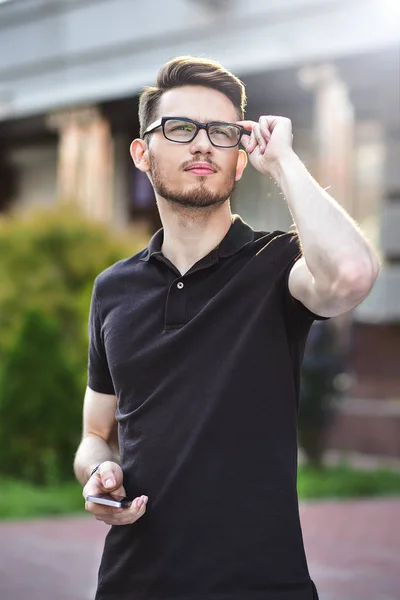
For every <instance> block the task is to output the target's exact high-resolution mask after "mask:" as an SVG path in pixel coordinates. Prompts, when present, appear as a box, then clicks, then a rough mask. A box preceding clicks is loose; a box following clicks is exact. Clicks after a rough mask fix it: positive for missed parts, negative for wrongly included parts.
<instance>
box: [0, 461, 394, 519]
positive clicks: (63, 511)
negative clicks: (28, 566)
mask: <svg viewBox="0 0 400 600" xmlns="http://www.w3.org/2000/svg"><path fill="white" fill-rule="evenodd" d="M0 489H1V492H0V519H25V518H33V517H43V516H50V515H68V514H84V502H83V498H82V490H81V487H80V485H79V484H78V483H75V482H71V483H63V484H61V485H58V486H48V487H37V486H33V485H31V484H29V483H24V482H21V481H13V480H10V479H1V480H0ZM298 492H299V498H300V500H305V499H324V498H326V499H328V498H330V499H332V498H333V499H335V498H340V499H344V498H370V497H374V496H375V497H376V496H396V495H397V496H400V473H396V472H395V471H392V470H389V469H374V470H372V471H365V470H356V469H353V468H351V467H348V466H346V465H345V464H343V465H339V466H334V467H324V468H323V469H320V470H318V469H315V468H311V467H307V466H303V465H302V466H300V467H299V476H298Z"/></svg>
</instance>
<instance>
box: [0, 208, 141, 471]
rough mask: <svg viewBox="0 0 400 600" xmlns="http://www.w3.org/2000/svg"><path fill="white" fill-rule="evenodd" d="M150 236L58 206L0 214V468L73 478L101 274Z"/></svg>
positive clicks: (133, 251)
mask: <svg viewBox="0 0 400 600" xmlns="http://www.w3.org/2000/svg"><path fill="white" fill-rule="evenodd" d="M146 243H147V240H145V239H137V238H135V237H133V236H129V235H128V234H126V235H121V233H120V232H119V233H114V234H113V233H112V232H111V230H110V229H107V228H105V227H102V226H100V225H98V224H94V223H91V222H89V221H88V220H86V219H85V218H83V217H82V216H81V215H80V214H78V213H77V212H76V211H72V210H67V209H66V208H65V207H64V208H61V207H58V208H57V209H54V210H46V211H45V210H43V209H42V210H36V211H34V212H29V213H26V214H25V215H23V216H14V217H5V218H3V219H2V220H1V221H0V331H1V336H0V456H1V461H0V472H1V473H3V474H4V475H8V476H12V477H13V478H21V479H25V480H27V481H31V482H36V483H57V482H58V481H64V480H68V479H71V478H73V472H72V463H73V455H74V452H75V451H76V448H77V444H78V443H79V439H80V435H81V423H82V399H83V393H84V388H85V385H86V368H87V319H88V311H89V303H90V295H91V291H92V286H93V282H94V279H95V277H96V276H97V275H98V273H100V272H101V271H102V270H103V269H105V268H106V267H107V266H109V265H111V264H112V263H114V262H116V261H117V260H120V259H121V258H123V257H126V256H130V255H132V254H135V253H136V252H138V251H139V250H140V249H141V248H143V247H144V246H145V245H146Z"/></svg>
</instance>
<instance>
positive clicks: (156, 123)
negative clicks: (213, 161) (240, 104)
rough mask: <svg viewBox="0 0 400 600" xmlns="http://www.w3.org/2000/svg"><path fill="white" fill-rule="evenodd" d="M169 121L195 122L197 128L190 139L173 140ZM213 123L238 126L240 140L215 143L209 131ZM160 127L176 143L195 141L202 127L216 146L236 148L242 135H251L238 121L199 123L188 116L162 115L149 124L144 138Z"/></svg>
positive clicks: (167, 138) (166, 137)
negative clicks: (169, 134) (225, 144)
mask: <svg viewBox="0 0 400 600" xmlns="http://www.w3.org/2000/svg"><path fill="white" fill-rule="evenodd" d="M167 121H184V122H185V123H193V125H195V126H196V129H195V131H194V134H193V136H192V137H191V138H190V140H185V141H180V140H171V139H170V138H169V137H168V136H167V135H166V133H165V123H166V122H167ZM212 125H231V126H232V127H236V129H238V130H239V139H238V141H237V142H236V143H235V144H233V145H232V146H220V145H219V144H214V142H213V141H212V139H211V138H210V133H209V131H208V130H209V127H211V126H212ZM159 127H162V131H163V135H164V137H165V139H166V140H168V141H169V142H174V143H176V144H189V143H190V142H193V140H194V138H195V137H196V135H197V134H198V133H199V131H200V129H204V130H205V131H206V133H207V137H208V139H209V140H210V142H211V144H212V145H213V146H215V147H216V148H235V146H239V144H240V140H241V139H242V135H251V131H249V130H248V129H245V128H244V127H243V126H242V125H237V124H236V123H228V122H227V121H211V122H210V123H199V122H198V121H194V120H193V119H187V118H186V117H161V119H158V120H157V121H154V123H152V124H151V125H149V126H148V128H147V129H146V131H145V132H144V134H143V139H144V137H145V135H147V134H148V133H153V131H155V130H156V129H158V128H159Z"/></svg>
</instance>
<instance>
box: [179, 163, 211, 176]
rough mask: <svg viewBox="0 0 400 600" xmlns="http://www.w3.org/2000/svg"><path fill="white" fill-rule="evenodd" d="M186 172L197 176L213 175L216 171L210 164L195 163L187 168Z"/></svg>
mask: <svg viewBox="0 0 400 600" xmlns="http://www.w3.org/2000/svg"><path fill="white" fill-rule="evenodd" d="M185 171H190V172H191V173H194V174H195V175H212V174H213V173H215V169H214V168H213V167H212V166H211V165H210V164H209V163H193V164H192V165H189V167H186V169H185Z"/></svg>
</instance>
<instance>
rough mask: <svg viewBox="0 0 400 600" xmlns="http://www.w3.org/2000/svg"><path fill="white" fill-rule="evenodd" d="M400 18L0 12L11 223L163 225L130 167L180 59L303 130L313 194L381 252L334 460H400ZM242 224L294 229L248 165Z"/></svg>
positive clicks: (309, 0)
mask: <svg viewBox="0 0 400 600" xmlns="http://www.w3.org/2000/svg"><path fill="white" fill-rule="evenodd" d="M399 48H400V4H399V2H398V0H268V1H265V2H262V1H260V0H247V2H241V1H240V0H153V1H152V2H142V1H141V0H0V210H1V211H5V212H6V211H8V210H11V209H13V210H23V209H24V207H26V206H27V205H33V204H47V205H50V204H52V203H54V202H59V201H67V202H68V201H70V202H78V203H79V204H80V205H81V206H82V207H83V209H84V210H85V211H86V212H87V214H89V215H90V216H92V217H93V218H96V219H100V220H105V221H107V222H108V223H110V224H113V225H115V226H124V225H125V224H127V223H135V224H141V225H143V226H144V227H147V230H148V233H149V234H150V233H152V232H153V231H154V230H155V229H157V228H158V227H159V225H160V222H159V219H158V214H157V209H156V205H155V202H154V197H153V194H152V190H151V188H150V187H149V184H148V181H147V178H146V177H144V176H143V175H142V174H141V173H139V172H137V171H136V170H135V168H134V167H133V164H132V162H131V159H130V156H129V144H130V141H131V140H132V139H133V138H134V137H137V136H138V132H139V123H138V118H137V100H138V94H139V93H140V90H141V88H142V87H143V86H144V85H148V84H152V83H153V82H154V80H155V77H156V73H157V71H158V69H159V67H160V66H161V65H162V64H163V63H164V62H165V61H166V60H168V59H170V58H172V57H174V56H178V55H185V54H192V55H196V56H207V57H211V58H214V59H216V60H218V61H220V62H221V63H222V64H223V65H225V66H226V67H228V68H230V69H232V70H233V72H235V73H236V74H237V75H239V76H240V77H241V78H242V79H243V81H244V82H245V83H246V85H247V92H248V98H249V104H248V110H247V117H248V118H257V117H258V116H259V115H260V114H279V115H284V116H288V117H290V118H291V119H292V121H293V127H294V146H295V150H296V152H297V153H298V154H299V155H300V157H301V158H302V160H303V161H304V163H305V164H306V165H307V167H308V168H309V169H310V170H311V172H312V173H313V174H314V176H315V177H316V178H317V180H318V181H319V182H320V183H321V184H322V185H323V186H324V187H327V188H329V192H330V193H331V194H332V195H333V196H334V197H335V198H336V199H337V200H338V201H339V202H340V203H341V204H342V205H343V206H344V207H345V208H346V210H348V212H349V213H350V214H351V215H352V216H353V217H354V218H355V219H356V220H357V221H358V222H359V223H360V225H361V226H362V228H363V230H364V231H365V232H366V234H367V235H368V237H369V238H370V239H371V240H372V241H373V243H374V244H375V245H376V246H377V247H379V249H380V252H381V255H382V261H383V268H382V272H381V275H380V277H379V280H378V282H377V284H376V286H375V288H374V290H373V292H372V293H371V295H370V296H369V298H368V299H367V300H366V301H365V302H364V303H362V305H360V306H359V307H358V308H357V309H356V310H355V311H353V313H352V315H351V319H350V320H349V319H348V318H347V317H345V318H344V319H343V320H342V321H340V320H339V328H341V331H342V333H343V335H344V336H345V337H346V336H347V338H346V339H347V340H348V343H349V344H350V349H351V352H350V372H351V374H352V375H353V385H352V387H351V390H350V397H349V398H347V399H346V400H345V401H343V402H342V404H341V409H340V412H339V414H338V417H337V419H336V422H335V424H334V425H333V426H332V428H331V431H330V433H329V444H330V445H331V446H332V447H335V448H342V449H353V450H359V451H362V452H367V453H373V454H386V455H392V456H400V236H399V235H398V231H399V229H400V168H399V167H400V93H399V85H400V70H399V60H400V58H399ZM233 210H234V211H235V212H239V213H240V214H241V215H242V216H243V217H244V218H245V219H246V220H247V221H248V222H249V223H250V224H251V225H252V226H254V227H255V228H259V229H267V230H273V229H288V228H289V227H290V225H291V218H290V215H289V212H288V210H287V208H286V204H285V202H284V200H283V198H282V197H281V196H280V194H279V191H278V190H277V189H276V188H275V186H274V184H272V183H271V182H270V181H269V180H267V179H266V178H263V177H262V176H260V175H259V174H258V173H256V172H255V171H254V169H252V168H251V167H250V168H248V169H247V171H246V174H245V176H244V178H243V180H242V181H241V182H240V184H239V185H238V187H237V190H236V191H235V193H234V197H233Z"/></svg>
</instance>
